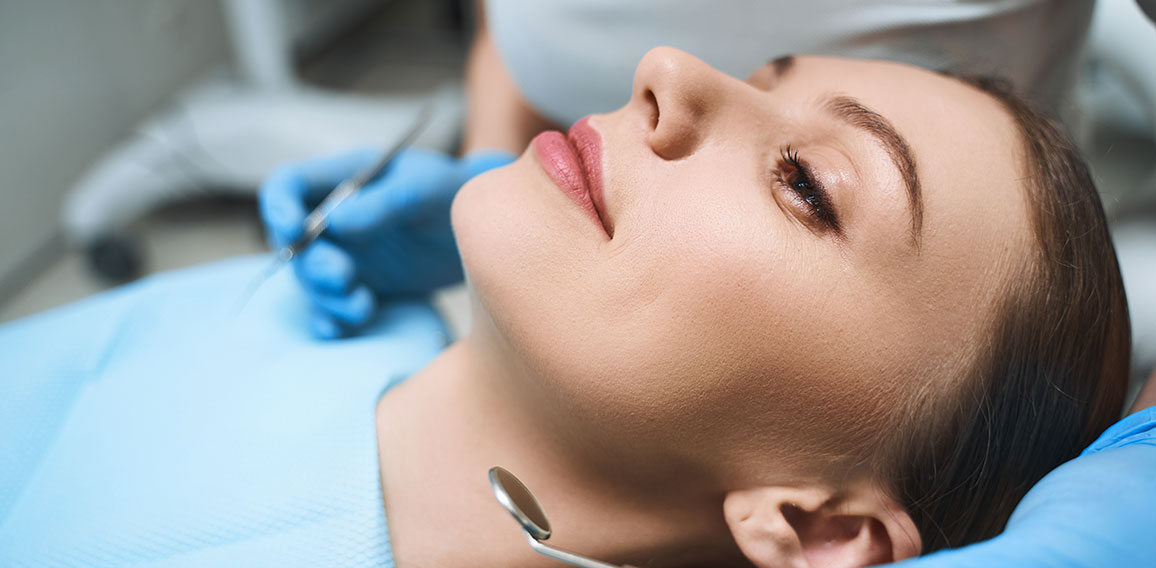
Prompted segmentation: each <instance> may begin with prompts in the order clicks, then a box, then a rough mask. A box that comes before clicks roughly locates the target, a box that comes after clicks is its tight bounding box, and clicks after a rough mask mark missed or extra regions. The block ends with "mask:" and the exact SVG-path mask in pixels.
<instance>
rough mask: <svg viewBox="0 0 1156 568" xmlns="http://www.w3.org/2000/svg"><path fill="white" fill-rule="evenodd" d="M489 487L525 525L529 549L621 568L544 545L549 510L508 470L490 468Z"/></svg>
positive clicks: (583, 567)
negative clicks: (546, 510) (544, 509)
mask: <svg viewBox="0 0 1156 568" xmlns="http://www.w3.org/2000/svg"><path fill="white" fill-rule="evenodd" d="M490 488H491V489H493V490H494V497H496V498H497V499H498V503H499V504H501V505H502V508H503V509H505V510H506V511H507V512H508V513H510V515H511V516H513V517H514V520H515V521H518V524H519V525H521V526H522V531H524V533H525V535H526V540H527V541H528V542H529V543H530V548H533V549H534V550H535V551H536V552H538V553H539V554H542V555H545V556H549V557H550V558H553V559H555V560H560V561H562V562H565V563H567V564H569V565H571V566H579V567H580V568H620V567H618V566H615V565H613V564H606V563H605V562H599V561H597V560H591V559H589V558H586V557H584V556H578V555H577V554H572V553H569V552H566V551H564V550H558V549H557V548H552V547H549V546H546V545H545V544H542V543H541V542H540V541H543V540H546V539H548V538H550V533H551V531H550V519H547V518H546V512H545V511H543V510H542V506H541V505H539V504H538V500H537V499H535V498H534V494H533V493H530V490H529V489H528V488H526V485H525V484H524V483H522V481H521V480H520V479H518V478H517V477H516V476H514V474H512V473H510V472H509V471H507V470H506V469H504V468H501V467H493V468H490Z"/></svg>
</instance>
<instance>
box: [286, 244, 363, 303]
mask: <svg viewBox="0 0 1156 568" xmlns="http://www.w3.org/2000/svg"><path fill="white" fill-rule="evenodd" d="M293 271H294V272H295V273H296V274H297V279H298V280H300V281H301V283H302V285H304V286H305V288H306V290H308V291H309V292H310V293H311V294H312V293H320V294H331V295H333V294H336V295H344V294H348V293H349V292H350V291H351V290H353V287H354V284H355V283H356V281H357V265H356V263H355V262H354V260H353V257H352V256H350V255H349V253H347V252H346V251H345V250H344V249H342V248H341V247H339V246H337V245H336V244H334V243H333V242H332V241H330V240H328V239H325V238H320V239H317V240H316V241H314V242H313V244H312V245H309V246H308V247H307V248H306V249H305V250H304V251H302V253H301V255H300V256H298V257H297V258H295V259H293Z"/></svg>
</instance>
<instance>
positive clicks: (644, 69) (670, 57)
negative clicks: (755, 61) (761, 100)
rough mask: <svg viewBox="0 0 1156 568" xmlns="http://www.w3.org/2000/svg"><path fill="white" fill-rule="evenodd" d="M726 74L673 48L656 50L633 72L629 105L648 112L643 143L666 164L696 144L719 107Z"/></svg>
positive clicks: (688, 152)
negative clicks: (647, 128) (648, 127)
mask: <svg viewBox="0 0 1156 568" xmlns="http://www.w3.org/2000/svg"><path fill="white" fill-rule="evenodd" d="M726 78H727V76H726V75H724V74H723V73H721V72H719V71H716V70H715V69H713V68H712V67H710V66H709V65H707V64H706V63H703V62H702V61H701V60H700V59H698V58H696V57H694V56H692V55H690V54H688V53H686V52H684V51H680V50H678V49H675V48H673V47H656V48H654V49H652V50H650V51H649V52H647V53H646V55H645V56H643V57H642V61H641V62H639V64H638V69H636V70H635V71H634V92H633V94H632V97H631V104H632V105H634V106H635V107H636V108H639V109H641V111H642V112H647V113H649V117H650V133H649V137H648V139H647V142H648V143H649V144H650V147H651V148H652V149H653V150H654V153H655V154H657V155H658V156H660V157H662V158H663V159H666V160H678V159H680V158H685V157H687V156H689V155H691V154H693V153H694V152H695V150H696V149H698V148H699V147H701V146H702V144H703V142H704V141H705V140H706V139H707V138H708V137H709V134H710V129H711V127H712V125H713V124H714V122H715V121H716V119H717V117H718V116H719V112H720V110H721V108H722V103H723V90H724V88H725V79H726Z"/></svg>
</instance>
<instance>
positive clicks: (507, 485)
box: [490, 467, 550, 540]
mask: <svg viewBox="0 0 1156 568" xmlns="http://www.w3.org/2000/svg"><path fill="white" fill-rule="evenodd" d="M490 487H491V488H492V489H493V490H494V497H497V499H498V503H500V504H501V505H502V508H503V509H505V510H506V511H508V512H509V513H510V515H512V516H513V517H514V520H516V521H518V524H519V525H522V530H525V531H526V533H527V534H529V535H530V536H531V537H534V540H546V539H548V538H550V519H547V518H546V512H545V511H543V510H542V506H541V505H539V504H538V500H537V499H535V498H534V494H533V493H530V490H529V489H527V488H526V485H525V484H523V483H522V481H521V480H520V479H518V478H517V477H515V476H514V474H512V473H510V472H509V471H507V470H506V469H504V468H501V467H493V468H490Z"/></svg>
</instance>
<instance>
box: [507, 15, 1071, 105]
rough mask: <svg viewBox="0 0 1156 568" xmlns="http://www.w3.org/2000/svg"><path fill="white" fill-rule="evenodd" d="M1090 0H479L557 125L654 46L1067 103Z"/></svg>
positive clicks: (523, 86)
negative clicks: (937, 80)
mask: <svg viewBox="0 0 1156 568" xmlns="http://www.w3.org/2000/svg"><path fill="white" fill-rule="evenodd" d="M1092 5H1093V0H886V1H870V0H797V1H785V0H716V1H714V2H705V1H699V2H694V1H690V0H487V3H486V10H487V12H486V18H487V21H488V25H489V27H490V32H491V34H492V36H493V38H494V42H495V44H496V45H497V48H498V51H499V53H500V54H501V57H502V61H503V62H504V63H505V65H506V67H507V68H508V69H509V71H510V73H511V75H512V76H513V78H514V82H515V83H516V84H517V86H518V88H519V90H520V91H521V92H522V94H523V95H524V96H525V97H526V99H527V100H528V101H529V102H530V104H532V105H533V106H534V107H535V108H536V109H537V110H538V111H539V112H541V113H542V114H543V115H545V116H546V117H548V118H550V119H551V120H554V121H555V122H557V123H559V124H561V125H569V124H571V123H573V122H574V121H576V120H577V119H579V118H581V117H583V116H586V115H588V114H591V113H595V112H606V111H610V110H613V109H616V108H618V107H620V106H622V105H623V104H625V103H626V102H627V101H628V100H629V98H630V92H631V84H632V78H633V76H634V69H635V67H636V66H637V64H638V61H639V60H640V59H641V58H642V56H643V54H645V53H646V52H647V50H649V49H650V48H652V47H655V46H660V45H670V46H674V47H677V48H680V49H683V50H685V51H687V52H689V53H691V54H693V55H695V56H697V57H699V58H700V59H703V60H704V61H706V62H707V63H709V64H710V65H711V66H713V67H715V68H716V69H719V70H721V71H723V72H725V73H727V74H729V75H733V76H736V77H740V78H743V77H746V76H747V75H749V74H750V73H751V72H752V71H754V70H755V69H757V68H758V67H760V66H762V65H763V64H765V63H766V62H767V61H768V60H770V59H773V58H775V57H778V56H780V55H786V54H823V55H840V56H847V57H860V58H872V59H887V60H893V61H902V62H905V63H911V64H914V65H919V66H921V67H926V68H930V69H951V70H955V71H961V72H965V73H974V74H997V75H1001V76H1004V77H1007V78H1008V79H1011V80H1012V81H1013V83H1014V84H1015V85H1016V86H1017V89H1019V90H1020V91H1021V92H1024V93H1026V94H1027V95H1029V96H1031V97H1034V98H1036V99H1037V100H1039V101H1041V102H1042V103H1043V104H1044V105H1045V106H1047V107H1048V108H1050V109H1052V110H1054V111H1057V112H1060V113H1061V114H1069V112H1070V109H1069V107H1070V106H1071V103H1070V102H1069V101H1067V97H1068V93H1069V92H1070V90H1071V87H1072V84H1073V81H1074V79H1075V76H1076V71H1077V69H1078V63H1079V59H1080V55H1081V52H1082V49H1083V45H1084V40H1085V37H1086V36H1087V31H1088V26H1089V24H1090V21H1091V13H1092Z"/></svg>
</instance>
